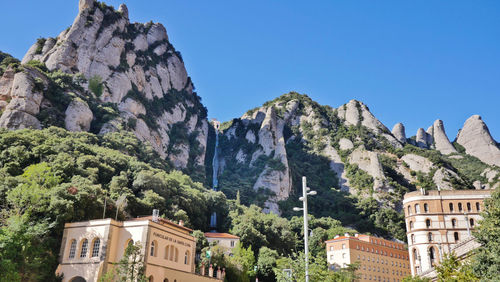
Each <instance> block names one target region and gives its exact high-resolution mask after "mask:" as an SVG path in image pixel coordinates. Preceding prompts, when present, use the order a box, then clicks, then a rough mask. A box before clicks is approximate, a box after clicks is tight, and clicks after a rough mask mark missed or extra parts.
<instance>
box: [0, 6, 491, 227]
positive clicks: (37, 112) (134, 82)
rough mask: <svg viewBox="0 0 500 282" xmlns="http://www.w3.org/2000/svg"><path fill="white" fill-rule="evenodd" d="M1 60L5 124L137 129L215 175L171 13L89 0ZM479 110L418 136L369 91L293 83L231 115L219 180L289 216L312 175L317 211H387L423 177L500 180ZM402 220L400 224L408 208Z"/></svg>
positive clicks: (177, 159)
mask: <svg viewBox="0 0 500 282" xmlns="http://www.w3.org/2000/svg"><path fill="white" fill-rule="evenodd" d="M0 65H1V70H2V73H1V75H2V77H1V78H0V110H1V116H0V127H5V128H8V129H20V128H25V127H31V128H37V129H41V128H46V127H50V126H54V125H55V126H59V127H63V128H66V129H68V130H70V131H89V132H93V133H99V134H106V133H109V132H115V131H123V130H124V131H130V132H133V133H134V134H135V136H136V137H137V138H139V139H140V140H141V141H143V142H145V143H148V144H150V145H151V146H152V147H153V149H154V150H155V151H156V152H157V153H158V154H159V155H160V156H161V157H162V158H164V159H166V160H168V161H169V163H170V164H171V166H172V167H173V168H176V169H181V170H183V171H184V172H186V173H187V174H189V175H190V176H191V177H193V178H194V179H196V180H198V181H200V182H204V183H205V185H206V186H208V185H210V183H211V182H212V181H211V179H210V178H211V177H212V171H211V170H212V159H211V158H212V156H213V153H214V149H215V148H214V138H215V130H214V128H213V127H212V126H209V123H208V120H207V117H206V113H207V112H206V108H205V107H204V106H203V104H202V103H201V98H200V97H199V96H198V95H197V93H196V92H194V85H193V83H192V81H191V79H190V78H189V76H188V75H187V72H186V70H185V67H184V64H183V61H182V56H181V55H180V52H178V51H177V50H175V48H174V47H173V46H172V45H171V44H170V42H169V39H168V35H167V33H166V29H165V27H164V26H163V25H161V24H158V23H152V22H150V23H146V24H140V23H130V21H129V19H128V9H127V7H126V6H125V5H121V6H120V8H119V9H118V10H115V9H114V8H112V7H110V6H107V5H106V4H104V3H100V2H97V1H92V0H81V1H80V2H79V12H78V15H77V17H76V18H75V20H74V22H73V24H72V26H71V27H70V28H68V29H67V30H65V31H63V32H62V33H61V34H60V35H59V36H58V37H57V38H48V39H39V40H38V41H37V42H36V43H35V44H34V45H33V46H32V47H31V48H30V50H29V51H28V52H27V53H26V55H25V56H24V58H23V59H22V61H21V62H19V61H16V60H15V59H12V58H11V57H8V56H4V53H2V63H1V64H0ZM473 117H474V118H473ZM473 117H471V119H470V121H469V120H468V121H467V122H466V123H465V124H464V130H463V131H461V132H460V133H459V134H458V135H457V138H456V140H454V141H453V142H451V141H450V140H449V138H448V136H447V134H446V132H445V129H444V124H443V122H442V121H441V120H439V119H438V120H436V121H435V122H434V123H433V124H432V125H431V126H430V127H429V128H428V129H427V130H424V129H423V127H422V128H420V129H419V130H418V131H417V134H416V136H412V137H410V138H407V134H406V132H405V128H404V125H403V124H402V123H398V124H396V125H395V126H394V128H393V130H392V132H391V131H390V130H389V129H388V128H387V126H386V125H384V124H383V123H382V122H380V121H379V120H378V119H377V118H376V117H375V116H374V115H373V114H372V113H371V112H370V109H369V108H368V106H367V105H365V104H364V103H363V102H361V101H357V100H350V101H348V102H347V103H345V104H344V105H341V106H339V107H337V108H333V107H331V106H328V105H320V104H319V103H317V102H315V101H314V100H312V99H311V98H310V97H308V96H307V95H303V94H299V93H296V92H290V93H288V94H284V95H281V96H279V97H277V98H275V99H273V100H271V101H268V102H265V103H264V104H263V105H262V106H260V107H256V108H254V109H252V110H249V111H247V112H246V113H245V114H243V115H242V116H241V117H239V118H235V119H233V120H232V121H229V122H225V123H223V124H222V126H221V140H220V152H219V155H220V158H219V165H218V167H219V168H220V170H219V171H218V172H217V173H218V177H220V181H219V183H220V184H219V185H220V187H219V188H220V189H221V190H222V191H224V192H225V193H226V195H227V196H228V197H229V198H236V195H237V193H238V192H241V197H242V202H243V203H245V204H252V203H256V204H258V205H260V206H261V207H264V210H265V211H267V212H274V213H282V214H283V215H284V216H289V215H290V213H289V211H288V207H290V206H291V205H292V204H297V198H298V196H299V192H300V189H299V188H300V187H299V186H300V177H301V176H302V175H306V176H308V177H309V178H311V180H310V181H309V183H311V187H314V186H316V187H314V188H315V189H318V190H319V194H320V197H321V198H322V200H321V201H319V203H318V204H314V203H312V204H311V210H312V211H313V213H316V214H317V215H322V216H332V217H336V218H339V219H342V218H344V219H345V218H346V217H348V216H349V215H342V210H341V209H340V208H338V207H333V208H332V210H333V211H329V210H328V209H329V205H332V201H335V200H338V201H344V203H345V204H346V205H351V206H352V205H354V206H356V207H357V208H359V209H360V211H362V212H366V214H369V215H373V216H374V217H377V215H378V214H377V212H378V211H377V209H378V210H382V211H384V212H387V210H393V211H400V206H401V199H402V196H403V194H404V193H406V192H408V191H412V190H414V189H416V188H417V187H423V188H427V189H434V188H436V187H440V188H441V189H472V188H495V187H498V186H499V185H500V184H499V183H498V178H499V175H500V170H499V168H498V166H499V164H498V163H497V159H498V158H496V157H495V156H497V155H498V154H499V153H500V150H498V145H497V143H496V141H494V139H493V138H492V137H491V135H490V133H489V131H488V128H487V126H486V124H484V122H483V121H482V120H481V118H480V117H478V116H477V117H476V116H473ZM474 148H480V149H478V150H475V149H474ZM461 162H465V163H466V164H467V165H469V166H470V167H467V165H465V166H464V165H463V164H461ZM317 187H319V188H317ZM367 201H368V202H369V203H368V204H367ZM333 205H334V204H333ZM367 205H368V206H371V207H374V208H372V209H371V210H366V206H367ZM334 206H335V205H334ZM325 207H327V208H326V209H325ZM322 209H325V210H322ZM380 220H382V219H380ZM372 221H373V220H372ZM344 222H346V221H345V220H344ZM393 223H394V224H396V225H398V226H399V227H398V228H399V230H398V232H399V234H400V232H401V230H402V229H401V218H399V219H397V220H395V221H394V222H393ZM379 226H382V227H383V224H380V223H379Z"/></svg>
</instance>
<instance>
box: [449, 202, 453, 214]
mask: <svg viewBox="0 0 500 282" xmlns="http://www.w3.org/2000/svg"><path fill="white" fill-rule="evenodd" d="M450 212H453V203H450Z"/></svg>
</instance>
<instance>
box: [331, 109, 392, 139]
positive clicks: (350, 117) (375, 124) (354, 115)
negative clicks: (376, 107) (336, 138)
mask: <svg viewBox="0 0 500 282" xmlns="http://www.w3.org/2000/svg"><path fill="white" fill-rule="evenodd" d="M337 116H338V117H339V118H340V119H342V120H345V124H346V125H357V124H358V123H360V124H361V125H362V126H365V127H367V128H369V129H371V130H372V131H373V132H375V133H376V134H380V135H382V136H384V137H385V138H386V139H387V140H388V141H389V143H390V144H391V145H392V146H394V147H395V148H401V147H402V145H401V143H400V142H399V141H398V140H397V139H396V138H395V137H394V136H393V135H392V134H390V132H389V129H387V127H385V125H383V124H382V123H381V122H380V121H379V120H378V119H377V118H375V116H373V114H372V113H371V112H370V110H369V109H368V107H367V106H366V105H365V104H363V103H362V102H359V101H356V100H351V101H349V103H347V104H345V105H343V106H340V107H339V108H338V109H337Z"/></svg>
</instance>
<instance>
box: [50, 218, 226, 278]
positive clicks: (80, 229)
mask: <svg viewBox="0 0 500 282" xmlns="http://www.w3.org/2000/svg"><path fill="white" fill-rule="evenodd" d="M191 231H192V230H191V229H189V228H187V227H184V226H183V225H179V224H176V223H173V222H171V221H168V220H165V219H161V218H154V220H153V218H152V217H151V216H149V217H142V218H136V219H132V220H128V221H115V220H113V219H109V218H108V219H98V220H90V221H83V222H74V223H66V224H65V226H64V233H63V239H62V243H61V250H60V254H59V257H60V264H59V266H58V268H57V273H58V274H63V275H64V278H63V281H71V282H82V281H98V279H99V278H100V277H102V275H103V274H105V273H107V272H109V271H110V270H111V269H112V268H113V267H114V264H115V263H117V262H119V261H120V260H121V259H122V258H123V255H124V252H125V249H126V247H127V246H128V245H129V244H133V243H135V242H140V244H141V246H142V250H141V254H142V256H143V257H144V265H145V274H146V277H147V278H148V279H149V281H164V282H165V281H166V282H190V281H200V282H209V281H220V279H215V278H209V277H207V276H201V275H198V274H195V264H194V257H195V250H196V241H195V238H194V237H193V236H191V235H190V233H191ZM219 277H220V278H222V275H220V274H219Z"/></svg>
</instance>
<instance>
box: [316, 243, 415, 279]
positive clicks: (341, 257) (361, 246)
mask: <svg viewBox="0 0 500 282" xmlns="http://www.w3.org/2000/svg"><path fill="white" fill-rule="evenodd" d="M325 243H326V254H327V261H328V264H329V265H330V267H331V268H332V269H333V270H336V269H339V268H343V267H347V265H349V264H352V263H355V262H359V263H360V267H359V269H358V271H357V272H356V274H357V275H358V276H359V278H360V279H359V281H384V282H396V281H401V280H402V279H403V278H404V277H405V276H408V275H409V274H410V262H409V256H408V250H407V248H406V246H405V244H402V243H399V242H394V241H390V240H386V239H382V238H379V237H375V236H370V235H360V234H356V235H354V236H350V235H349V234H345V236H336V237H335V238H333V239H331V240H328V241H326V242H325Z"/></svg>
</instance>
